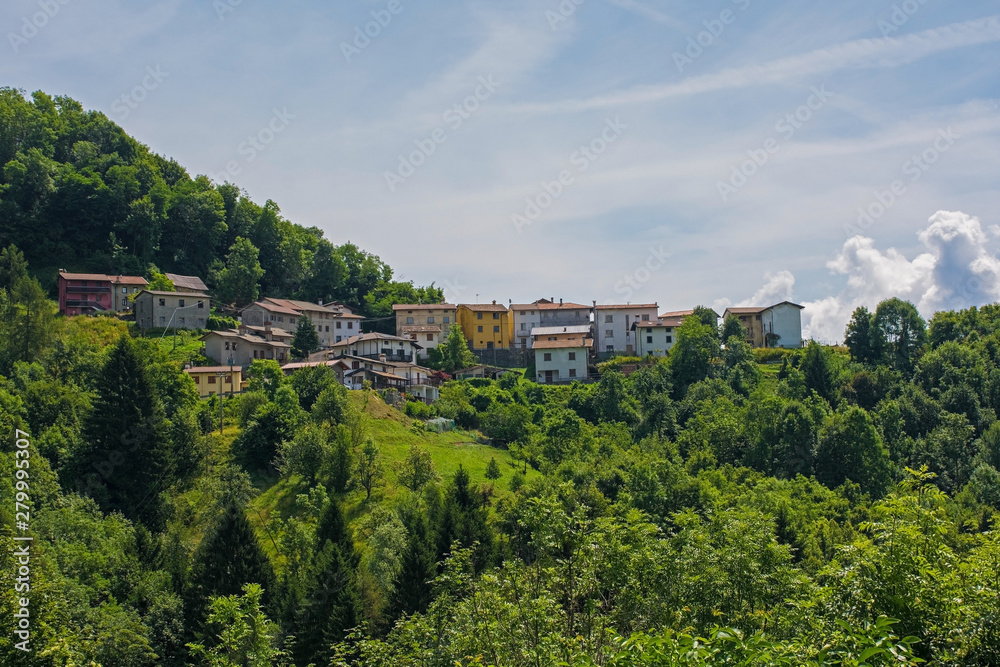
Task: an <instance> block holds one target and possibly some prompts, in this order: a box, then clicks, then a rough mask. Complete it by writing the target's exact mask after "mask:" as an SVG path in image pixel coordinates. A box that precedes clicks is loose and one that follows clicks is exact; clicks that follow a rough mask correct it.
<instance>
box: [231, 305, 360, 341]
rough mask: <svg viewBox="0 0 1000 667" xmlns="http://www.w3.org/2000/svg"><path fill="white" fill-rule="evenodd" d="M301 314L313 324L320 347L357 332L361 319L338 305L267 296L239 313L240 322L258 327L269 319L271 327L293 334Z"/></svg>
mask: <svg viewBox="0 0 1000 667" xmlns="http://www.w3.org/2000/svg"><path fill="white" fill-rule="evenodd" d="M303 317H308V318H309V319H310V321H311V322H312V324H313V326H314V327H316V334H317V335H318V336H319V344H320V346H321V347H330V345H332V344H333V343H336V342H339V341H341V340H343V339H345V338H348V337H350V336H354V335H356V334H358V333H361V322H362V320H363V319H364V318H363V317H361V316H360V315H354V314H353V313H351V312H350V310H349V309H346V308H342V307H337V306H331V305H323V304H322V303H312V302H310V301H298V300H296V299H275V298H271V297H267V298H265V299H261V300H260V301H257V302H255V303H252V304H250V305H249V306H247V307H246V308H244V309H243V311H242V312H241V313H240V319H241V321H242V322H243V323H244V324H248V325H251V326H258V327H261V326H264V323H265V322H270V323H271V326H272V327H274V328H277V329H284V330H285V331H288V332H290V333H293V334H294V333H295V328H296V327H297V326H298V322H299V320H300V319H301V318H303Z"/></svg>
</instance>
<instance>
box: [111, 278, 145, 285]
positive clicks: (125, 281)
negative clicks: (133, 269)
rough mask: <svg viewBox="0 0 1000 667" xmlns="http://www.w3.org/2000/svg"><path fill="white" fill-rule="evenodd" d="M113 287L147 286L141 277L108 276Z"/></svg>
mask: <svg viewBox="0 0 1000 667" xmlns="http://www.w3.org/2000/svg"><path fill="white" fill-rule="evenodd" d="M108 277H109V278H111V282H113V283H114V284H115V285H148V284H149V282H148V281H147V280H146V279H145V278H143V277H142V276H108Z"/></svg>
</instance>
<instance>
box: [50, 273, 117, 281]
mask: <svg viewBox="0 0 1000 667" xmlns="http://www.w3.org/2000/svg"><path fill="white" fill-rule="evenodd" d="M59 277H60V278H62V279H64V280H103V281H105V282H110V281H111V276H109V275H108V274H106V273H65V272H63V271H60V272H59Z"/></svg>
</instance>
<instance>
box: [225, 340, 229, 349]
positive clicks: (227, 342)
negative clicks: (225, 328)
mask: <svg viewBox="0 0 1000 667" xmlns="http://www.w3.org/2000/svg"><path fill="white" fill-rule="evenodd" d="M226 349H227V350H228V349H229V341H228V340H227V341H226Z"/></svg>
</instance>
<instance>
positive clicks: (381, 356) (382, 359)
mask: <svg viewBox="0 0 1000 667" xmlns="http://www.w3.org/2000/svg"><path fill="white" fill-rule="evenodd" d="M378 360H379V361H381V362H382V363H383V364H384V363H385V355H384V354H380V355H378Z"/></svg>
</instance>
